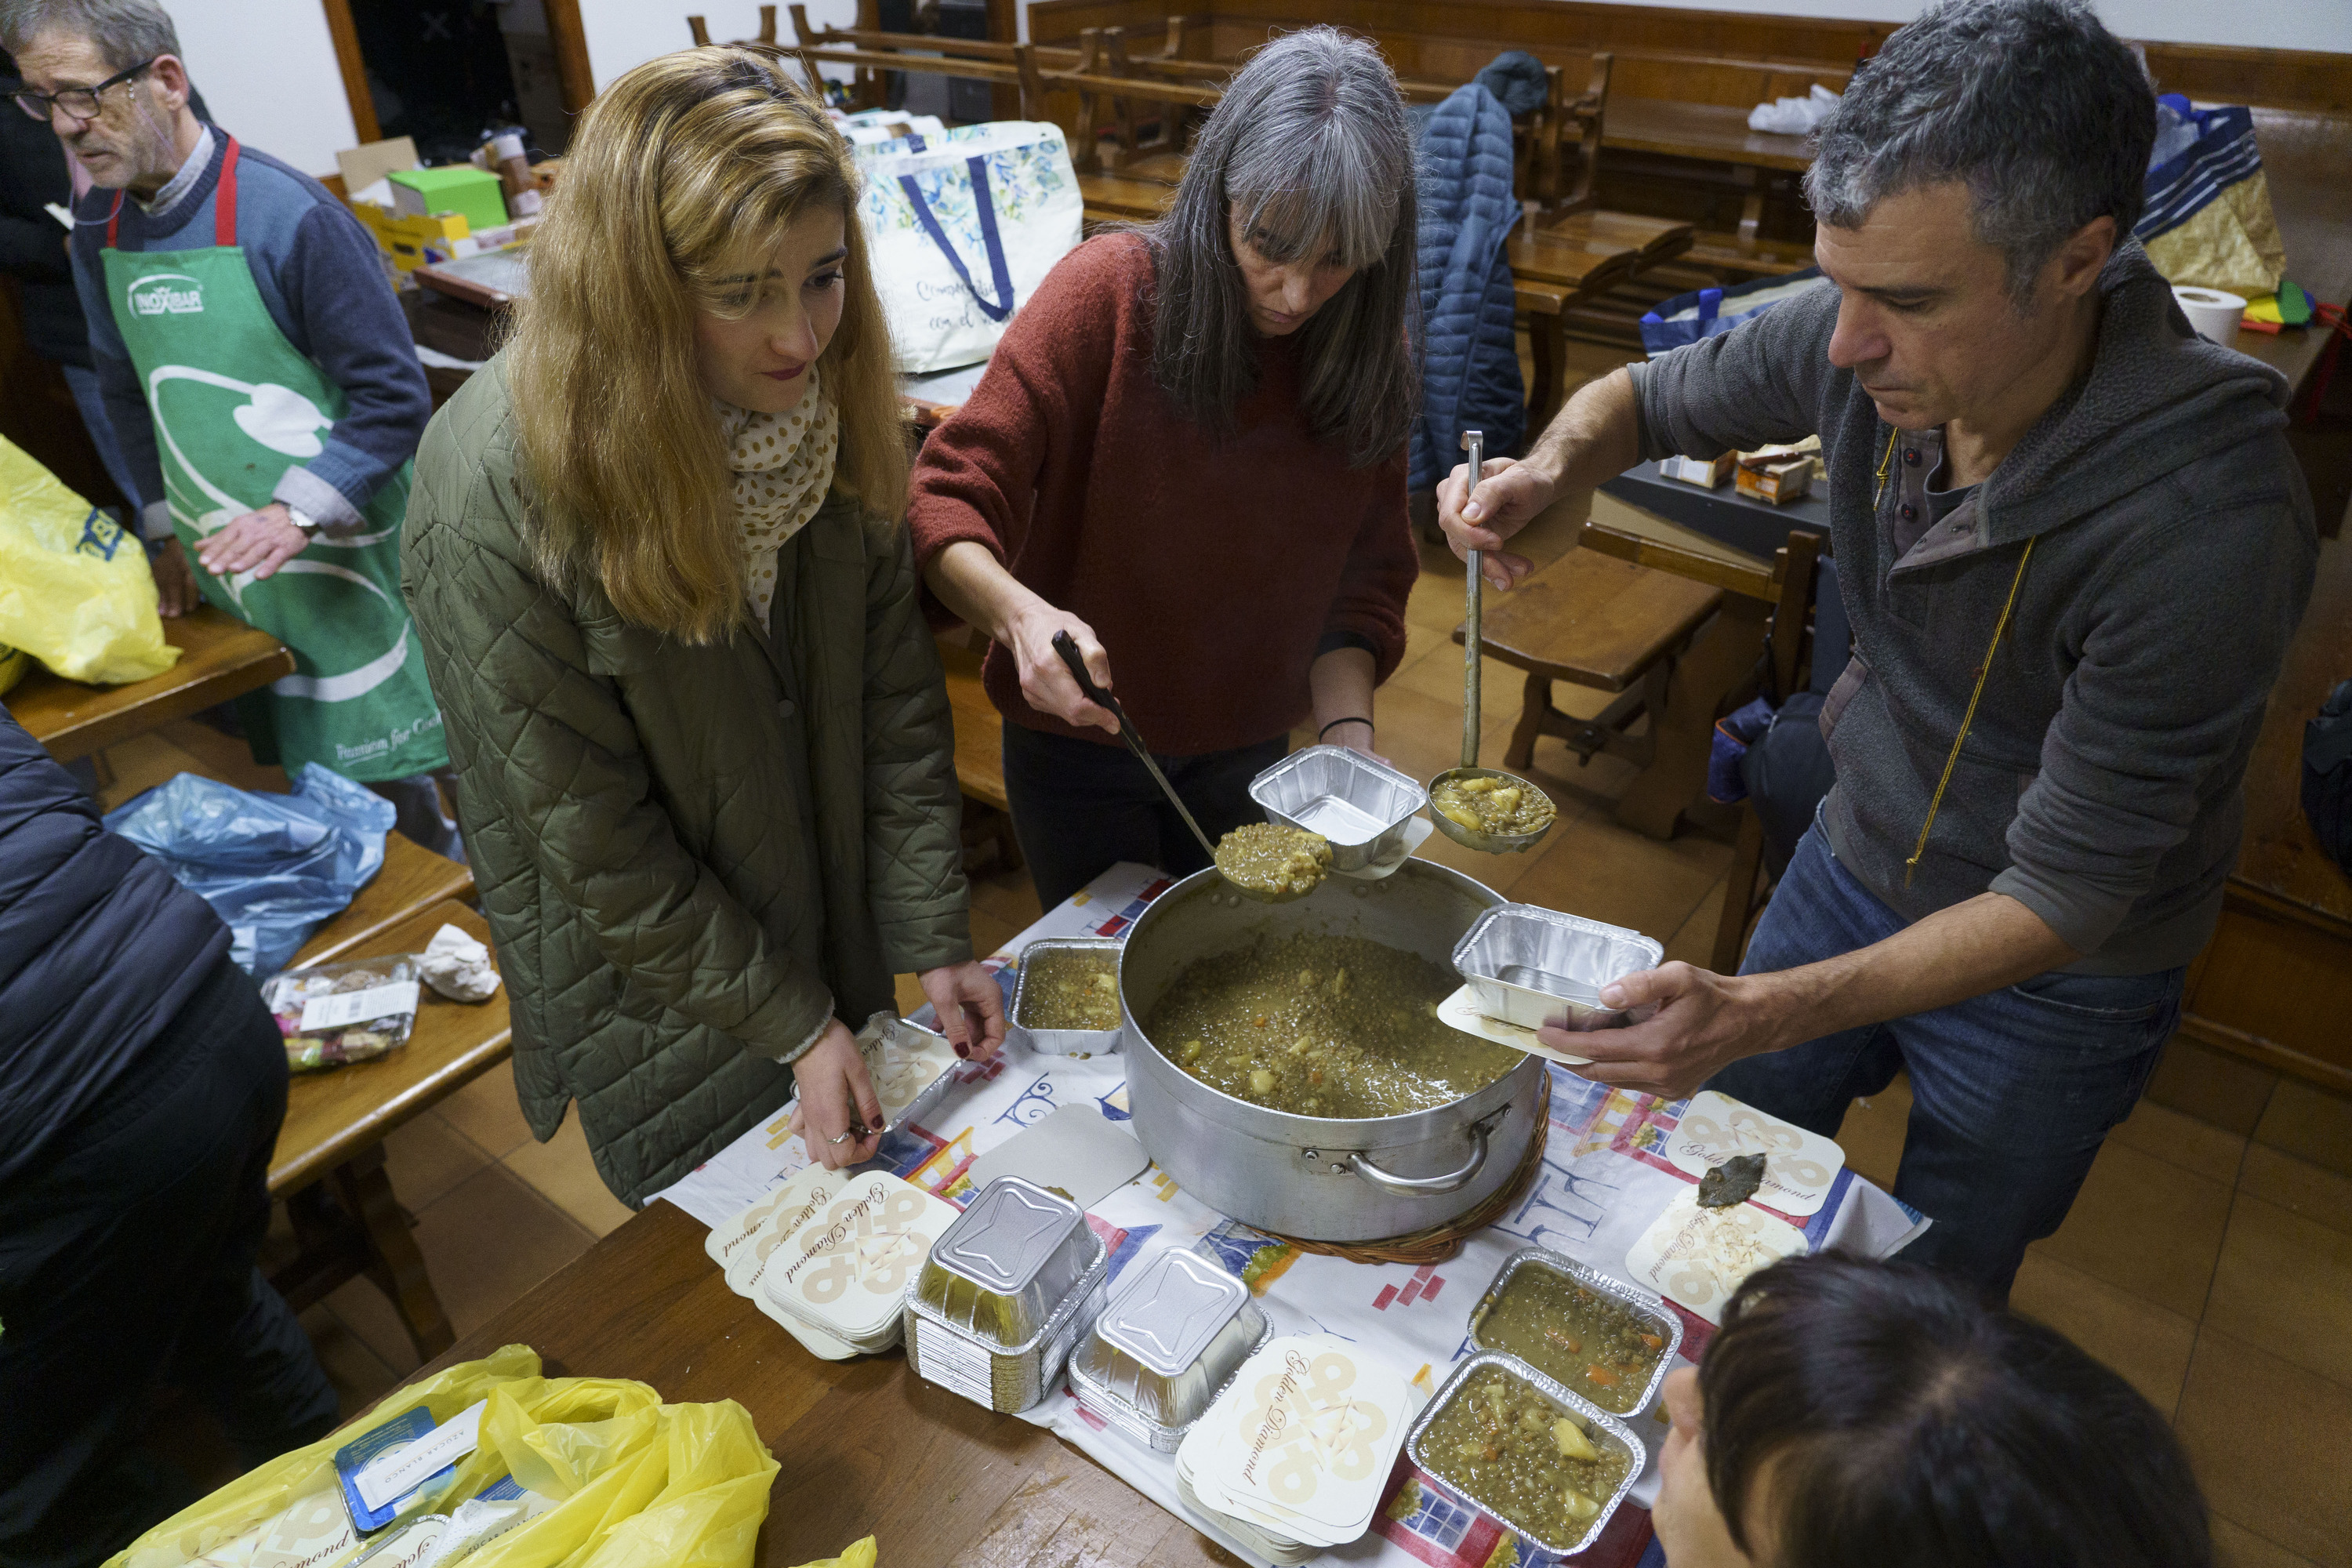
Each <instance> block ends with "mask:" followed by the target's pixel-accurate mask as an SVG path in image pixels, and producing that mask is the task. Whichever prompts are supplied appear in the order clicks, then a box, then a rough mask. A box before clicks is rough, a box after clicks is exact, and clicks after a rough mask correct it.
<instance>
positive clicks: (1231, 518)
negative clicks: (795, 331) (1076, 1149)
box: [908, 27, 1419, 908]
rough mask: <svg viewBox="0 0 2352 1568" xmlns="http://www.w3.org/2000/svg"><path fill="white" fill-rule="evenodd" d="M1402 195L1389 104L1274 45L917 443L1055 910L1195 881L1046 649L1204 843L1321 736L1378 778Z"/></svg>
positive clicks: (920, 526) (1403, 248) (1315, 61)
mask: <svg viewBox="0 0 2352 1568" xmlns="http://www.w3.org/2000/svg"><path fill="white" fill-rule="evenodd" d="M1413 252H1414V233H1413V170H1412V149H1411V145H1410V143H1409V141H1408V138H1407V134H1406V130H1405V117H1404V108H1403V104H1402V101H1401V100H1400V99H1399V97H1398V94H1397V88H1396V81H1395V79H1394V78H1393V77H1392V76H1391V74H1390V72H1389V69H1388V67H1387V66H1386V65H1385V64H1384V63H1383V62H1382V61H1381V58H1380V56H1379V55H1378V54H1377V53H1376V52H1374V50H1373V49H1372V47H1370V45H1369V44H1366V43H1363V42H1361V41H1360V40H1357V39H1352V38H1349V37H1345V36H1344V35H1342V34H1340V33H1338V32H1336V31H1334V30H1332V29H1331V28H1328V27H1316V28H1310V29H1308V30H1307V31H1305V32H1300V33H1294V34H1292V35H1290V36H1289V37H1284V38H1281V39H1278V40H1276V42H1274V43H1272V44H1270V45H1268V46H1267V47H1265V49H1264V50H1262V51H1260V53H1259V54H1258V55H1257V56H1256V57H1255V58H1254V59H1253V60H1251V62H1250V63H1249V64H1248V66H1246V67H1245V68H1244V69H1243V70H1242V71H1241V72H1240V73H1239V74H1237V75H1236V76H1235V77H1234V79H1233V80H1232V82H1231V83H1230V84H1229V85H1228V87H1227V88H1226V90H1225V93H1224V96H1223V100H1221V101H1220V102H1219V103H1218V105H1217V107H1216V109H1215V110H1214V111H1213V113H1212V114H1211V115H1210V116H1209V119H1208V122H1207V123H1206V124H1205V125H1204V126H1203V127H1202V130H1201V132H1200V136H1199V139H1198V141H1197V142H1196V143H1195V146H1194V148H1193V152H1192V160H1191V163H1190V164H1189V165H1188V167H1187V168H1186V170H1185V174H1184V179H1183V184H1181V186H1180V187H1179V189H1178V191H1177V193H1176V199H1175V202H1174V205H1172V206H1171V208H1170V209H1169V211H1168V214H1167V216H1164V217H1162V218H1161V219H1160V221H1159V222H1157V223H1155V224H1152V225H1150V226H1148V227H1145V228H1141V229H1139V230H1134V231H1130V232H1123V233H1116V234H1111V235H1106V236H1102V237H1097V238H1095V239H1093V240H1091V241H1089V242H1088V243H1087V244H1085V245H1082V246H1080V247H1078V248H1077V249H1076V251H1074V252H1072V253H1071V254H1070V255H1069V256H1068V257H1066V258H1064V259H1063V261H1062V262H1061V264H1060V265H1059V266H1058V267H1056V268H1055V269H1054V271H1053V273H1052V274H1051V275H1050V276H1049V277H1048V278H1047V279H1045V283H1044V284H1043V285H1042V286H1041V287H1040V288H1039V289H1038V290H1037V292H1036V293H1035V295H1034V297H1033V298H1032V299H1031V300H1029V302H1028V303H1027V304H1026V305H1025V306H1024V307H1023V310H1022V312H1021V314H1020V315H1019V316H1018V317H1016V318H1015V319H1014V321H1013V324H1012V326H1011V328H1010V329H1009V330H1008V331H1006V332H1005V334H1004V338H1003V342H1000V343H999V344H998V346H997V350H996V354H995V357H994V358H993V360H992V362H991V363H990V365H989V368H988V372H987V374H986V375H985V376H984V377H983V378H982V381H981V383H980V385H979V387H978V388H977V389H976V390H975V391H974V393H973V394H972V396H971V401H969V402H968V403H966V404H965V405H964V406H963V407H962V408H961V410H960V411H959V412H958V413H957V414H956V415H955V416H953V417H952V418H950V419H949V420H948V422H947V423H946V424H945V425H943V426H940V429H939V430H938V431H936V432H934V433H933V435H932V436H931V437H930V439H929V442H927V443H926V444H925V447H924V449H923V453H922V456H921V458H920V459H919V463H918V465H917V468H916V473H915V478H914V483H913V498H912V500H911V503H910V506H909V510H908V520H909V522H910V524H911V526H912V529H913V533H914V542H915V552H916V560H917V562H918V563H919V565H920V566H921V568H922V572H923V577H924V581H925V582H926V583H927V584H929V587H930V589H931V592H932V593H933V594H934V595H936V596H937V598H938V600H939V602H940V605H943V606H945V608H946V610H947V611H948V612H949V613H950V614H951V615H953V616H957V617H959V618H961V619H962V620H963V621H965V622H967V623H969V624H970V625H971V626H976V627H978V628H979V629H980V630H982V631H983V632H985V633H986V634H987V635H988V636H989V637H991V638H992V647H990V649H989V652H988V658H987V662H986V665H985V679H986V683H987V688H988V694H989V698H990V700H992V702H994V703H995V705H996V707H997V709H998V710H999V711H1000V712H1002V713H1003V715H1004V720H1005V723H1004V782H1005V793H1006V795H1008V796H1009V797H1010V800H1011V804H1012V807H1013V827H1014V829H1015V831H1016V832H1017V834H1018V835H1019V837H1020V841H1021V847H1022V851H1023V853H1024V855H1025V856H1026V857H1027V858H1028V860H1029V864H1030V869H1031V872H1032V875H1033V876H1034V879H1035V881H1036V886H1037V896H1038V898H1039V899H1040V900H1043V901H1044V902H1045V905H1046V906H1047V907H1049V908H1050V907H1051V906H1053V905H1054V904H1055V903H1057V902H1059V901H1060V900H1062V899H1064V898H1066V897H1067V896H1068V895H1069V894H1071V893H1073V892H1075V891H1076V890H1077V889H1080V888H1082V887H1084V886H1085V885H1086V884H1087V881H1088V880H1090V879H1092V878H1093V877H1094V876H1095V875H1096V874H1097V873H1098V872H1100V871H1102V870H1103V869H1104V868H1106V867H1108V866H1109V865H1111V864H1112V863H1113V862H1115V861H1118V860H1123V859H1124V860H1137V861H1141V862H1143V863H1145V864H1147V865H1156V866H1160V867H1161V868H1165V869H1167V870H1169V871H1171V872H1180V873H1181V872H1184V871H1189V870H1192V869H1197V868H1200V867H1201V866H1202V865H1204V864H1206V859H1205V857H1203V855H1202V852H1201V849H1200V847H1199V846H1198V844H1197V843H1195V842H1194V841H1193V839H1192V835H1191V833H1190V832H1189V831H1188V830H1187V829H1186V828H1185V826H1183V824H1182V823H1181V821H1180V820H1179V819H1178V818H1177V816H1176V814H1175V813H1174V812H1173V811H1172V810H1171V809H1170V808H1169V807H1168V806H1167V805H1166V804H1165V803H1164V801H1163V800H1162V798H1161V796H1160V792H1159V790H1158V789H1157V787H1156V786H1155V785H1154V784H1153V783H1152V781H1151V779H1150V777H1149V776H1148V774H1147V773H1145V772H1144V770H1143V768H1142V766H1141V765H1140V764H1139V763H1137V762H1136V761H1135V760H1134V759H1133V758H1132V757H1131V756H1130V755H1129V753H1128V752H1127V751H1126V750H1125V749H1124V747H1123V746H1122V745H1121V744H1120V743H1119V742H1118V741H1117V740H1116V739H1114V736H1115V734H1116V730H1117V726H1116V721H1114V720H1113V719H1112V718H1111V716H1110V715H1109V713H1108V712H1107V711H1106V710H1103V709H1102V708H1100V707H1099V706H1097V705H1096V704H1095V703H1093V702H1090V701H1088V700H1087V699H1086V698H1085V697H1084V696H1083V695H1082V694H1081V692H1080V691H1079V689H1078V687H1077V684H1076V682H1075V681H1074V680H1073V679H1071V677H1070V675H1069V673H1068V671H1067V670H1066V668H1065V667H1064V666H1063V664H1062V662H1061V660H1060V659H1059V658H1057V657H1056V656H1055V652H1054V648H1053V639H1054V636H1055V633H1057V632H1062V631H1066V632H1068V633H1069V634H1070V635H1071V637H1073V638H1075V639H1076V643H1077V645H1078V647H1079V648H1080V649H1081V650H1082V651H1083V653H1084V654H1085V657H1086V662H1087V669H1088V671H1089V673H1090V674H1091V675H1092V677H1093V679H1094V680H1095V681H1096V683H1097V684H1098V685H1100V686H1104V687H1109V686H1111V685H1112V684H1113V672H1114V671H1116V672H1117V679H1118V685H1117V689H1118V697H1119V700H1120V704H1121V706H1122V707H1124V708H1125V709H1126V710H1127V712H1128V713H1129V716H1130V717H1131V718H1132V719H1133V721H1134V722H1135V724H1136V725H1137V727H1138V728H1139V730H1140V731H1142V733H1143V734H1144V736H1145V737H1146V738H1147V739H1148V740H1149V741H1150V744H1151V746H1152V748H1153V750H1154V752H1155V753H1160V756H1159V761H1160V766H1161V768H1162V770H1163V771H1164V772H1165V773H1167V775H1168V778H1169V780H1170V781H1171V784H1174V786H1175V787H1176V789H1177V790H1178V792H1179V793H1180V794H1181V795H1182V796H1183V798H1184V800H1185V802H1186V804H1187V805H1189V806H1190V807H1191V809H1192V814H1193V816H1195V817H1197V818H1198V819H1199V821H1200V823H1201V826H1202V828H1203V829H1204V830H1205V831H1206V832H1207V833H1208V834H1209V835H1210V837H1212V838H1214V837H1217V836H1218V835H1220V834H1222V833H1223V832H1225V831H1226V830H1228V829H1230V828H1232V827H1234V826H1238V825H1240V824H1241V823H1244V822H1246V821H1250V820H1254V819H1256V818H1257V817H1258V816H1259V813H1258V812H1257V811H1256V809H1255V807H1254V806H1253V805H1251V803H1250V800H1249V796H1248V786H1249V781H1250V779H1251V778H1252V777H1253V776H1255V774H1256V773H1259V772H1260V771H1262V770H1263V769H1265V767H1266V766H1267V765H1268V764H1269V763H1273V762H1275V761H1276V759H1278V758H1279V757H1281V756H1282V754H1283V753H1284V752H1286V750H1287V749H1288V747H1289V734H1290V731H1291V729H1292V728H1293V726H1295V725H1297V724H1299V723H1300V722H1301V721H1306V722H1307V724H1308V725H1309V726H1310V727H1311V728H1312V729H1313V730H1314V731H1316V732H1317V733H1318V735H1319V736H1320V738H1321V739H1322V740H1324V741H1326V742H1330V743H1333V744H1339V745H1348V746H1354V747H1358V748H1360V749H1363V750H1367V751H1369V750H1370V749H1371V747H1372V745H1373V727H1372V691H1373V688H1374V687H1375V686H1377V685H1378V684H1379V683H1380V682H1381V681H1382V680H1384V679H1387V678H1388V676H1389V675H1390V674H1391V672H1392V671H1393V670H1394V669H1395V668H1396V667H1397V664H1398V662H1399V660H1400V658H1402V654H1403V652H1404V642H1405V633H1404V606H1405V595H1406V594H1407V593H1408V591H1409V590H1410V589H1411V588H1412V580H1413V576H1414V574H1415V573H1416V571H1417V570H1418V569H1419V556H1418V553H1417V552H1416V551H1415V548H1414V545H1413V542H1412V536H1411V534H1410V532H1409V531H1408V528H1407V524H1406V521H1405V488H1404V481H1405V437H1406V434H1407V431H1408V429H1409V427H1410V426H1411V422H1412V415H1413V400H1414V395H1415V390H1416V388H1417V387H1418V385H1419V376H1418V374H1417V371H1416V367H1415V362H1414V347H1413V339H1414V337H1415V336H1416V335H1417V331H1418V329H1417V326H1415V325H1414V324H1413V323H1412V321H1411V318H1410V316H1409V312H1410V311H1411V310H1413V308H1414V302H1415V300H1416V299H1417V296H1416V293H1415V284H1414V280H1413Z"/></svg>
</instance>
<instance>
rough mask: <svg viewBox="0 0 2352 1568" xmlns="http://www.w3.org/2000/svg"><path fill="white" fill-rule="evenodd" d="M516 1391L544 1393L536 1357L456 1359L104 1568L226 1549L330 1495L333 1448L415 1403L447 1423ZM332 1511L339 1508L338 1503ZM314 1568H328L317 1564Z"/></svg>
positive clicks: (178, 1564) (257, 1470) (516, 1348)
mask: <svg viewBox="0 0 2352 1568" xmlns="http://www.w3.org/2000/svg"><path fill="white" fill-rule="evenodd" d="M519 1385H520V1386H522V1387H525V1388H528V1389H530V1390H532V1391H534V1392H537V1391H543V1390H544V1389H545V1388H546V1386H547V1380H546V1379H544V1378H542V1377H541V1376H540V1375H539V1352H536V1351H534V1350H532V1349H530V1347H529V1346H527V1345H505V1346H502V1347H500V1348H499V1349H498V1350H495V1351H493V1352H490V1353H489V1354H488V1355H487V1356H484V1357H483V1358H482V1359H481V1360H480V1361H468V1362H460V1363H457V1365H456V1366H453V1367H450V1368H448V1369H447V1370H446V1371H444V1372H440V1373H436V1374H435V1375H433V1376H431V1377H428V1378H426V1379H425V1381H424V1382H422V1383H419V1384H416V1385H415V1387H413V1388H404V1389H401V1390H399V1391H397V1392H396V1393H394V1394H393V1396H392V1397H391V1398H390V1399H388V1400H386V1401H385V1402H384V1405H383V1407H381V1408H379V1409H377V1410H373V1411H370V1412H369V1413H368V1414H367V1415H363V1416H362V1417H361V1418H360V1419H359V1420H358V1421H355V1422H353V1423H352V1424H351V1425H350V1426H346V1427H344V1428H343V1429H342V1430H341V1431H340V1432H337V1433H335V1434H334V1435H333V1436H328V1437H322V1438H320V1440H319V1441H318V1442H316V1443H313V1444H311V1445H310V1447H304V1448H297V1449H295V1450H294V1451H293V1452H292V1453H290V1454H280V1455H279V1456H278V1458H274V1459H272V1460H270V1461H268V1463H267V1464H263V1465H257V1466H255V1467H254V1468H252V1469H250V1470H247V1472H246V1473H245V1474H244V1475H242V1476H240V1477H238V1478H237V1479H236V1480H234V1481H231V1482H230V1483H229V1484H228V1485H226V1486H225V1487H223V1488H221V1489H220V1490H218V1491H216V1492H215V1493H213V1494H212V1495H211V1496H210V1497H208V1498H205V1500H203V1501H201V1502H197V1503H194V1504H191V1505H190V1506H189V1507H187V1508H184V1509H182V1510H180V1511H179V1512H178V1513H175V1514H173V1516H172V1517H171V1518H169V1519H167V1520H165V1521H163V1523H161V1524H159V1525H157V1526H155V1527H154V1528H153V1529H152V1530H150V1531H147V1533H146V1534H144V1535H142V1536H141V1537H140V1538H139V1539H138V1540H136V1541H134V1542H131V1544H130V1545H129V1546H127V1547H125V1548H124V1549H123V1550H122V1551H121V1552H117V1553H116V1554H115V1555H114V1556H113V1557H112V1558H111V1559H110V1560H109V1563H108V1568H183V1565H184V1564H187V1563H196V1562H199V1561H201V1560H203V1559H204V1558H205V1557H207V1556H211V1555H214V1554H216V1553H225V1552H227V1551H228V1550H229V1549H230V1548H232V1546H233V1545H234V1543H235V1542H237V1541H238V1540H239V1539H240V1538H241V1537H244V1536H246V1535H247V1534H249V1533H250V1532H252V1531H256V1530H257V1529H260V1528H263V1527H265V1526H267V1525H268V1523H269V1522H270V1521H274V1520H277V1519H278V1518H279V1517H280V1516H282V1515H284V1514H285V1513H286V1511H287V1510H289V1508H292V1507H294V1506H295V1505H296V1504H298V1503H299V1502H301V1501H302V1500H304V1499H306V1498H309V1497H311V1496H313V1495H317V1494H325V1495H327V1496H328V1497H329V1498H330V1499H332V1498H333V1495H334V1492H335V1489H336V1481H335V1450H336V1449H338V1448H340V1447H342V1446H343V1445H344V1444H346V1443H348V1442H350V1441H351V1440H352V1438H353V1437H356V1436H359V1435H360V1434H361V1433H362V1432H364V1431H367V1430H369V1429H370V1428H371V1427H373V1426H378V1425H381V1424H382V1423H383V1421H384V1420H385V1419H387V1418H388V1417H390V1416H392V1415H396V1414H398V1413H399V1412H400V1411H403V1410H408V1409H411V1408H414V1407H415V1406H416V1405H425V1406H426V1407H427V1408H428V1409H430V1410H431V1411H432V1412H433V1419H434V1420H435V1421H436V1422H439V1421H446V1420H448V1419H449V1417H451V1416H452V1415H457V1413H458V1412H459V1411H461V1410H463V1409H465V1408H466V1407H467V1405H471V1404H473V1403H474V1402H475V1401H476V1400H478V1399H482V1398H484V1397H486V1396H488V1394H490V1393H491V1391H493V1390H494V1389H500V1388H508V1389H511V1388H515V1387H517V1386H519ZM334 1506H335V1507H336V1509H338V1510H340V1509H341V1506H342V1505H341V1502H340V1501H336V1502H335V1504H334ZM319 1568H326V1565H325V1564H320V1565H319Z"/></svg>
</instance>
